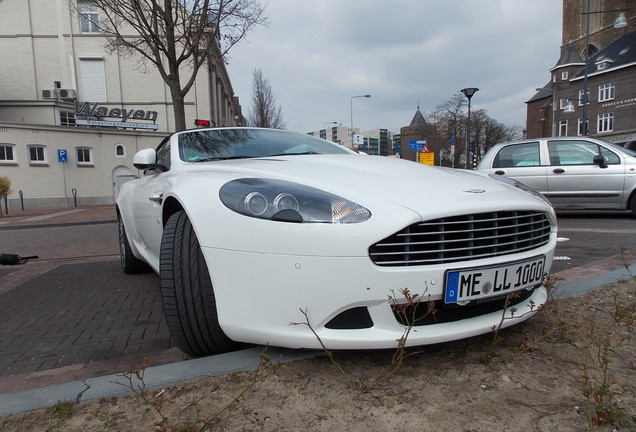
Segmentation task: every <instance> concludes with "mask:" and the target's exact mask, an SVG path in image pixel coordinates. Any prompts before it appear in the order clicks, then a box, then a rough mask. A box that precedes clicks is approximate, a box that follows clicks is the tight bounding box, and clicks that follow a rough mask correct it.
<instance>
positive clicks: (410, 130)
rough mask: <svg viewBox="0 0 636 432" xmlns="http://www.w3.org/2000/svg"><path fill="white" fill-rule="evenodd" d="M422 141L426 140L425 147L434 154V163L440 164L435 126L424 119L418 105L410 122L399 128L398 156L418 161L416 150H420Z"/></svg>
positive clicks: (448, 155) (447, 155) (448, 156)
mask: <svg viewBox="0 0 636 432" xmlns="http://www.w3.org/2000/svg"><path fill="white" fill-rule="evenodd" d="M424 142H426V146H427V148H428V149H429V150H430V151H431V152H433V154H434V158H435V159H434V164H435V165H437V164H440V160H439V157H440V154H441V153H440V150H441V149H440V145H439V140H438V139H437V131H436V127H435V126H434V125H431V124H430V123H429V122H427V121H426V119H425V118H424V115H423V114H422V112H421V111H420V107H419V106H418V107H417V110H416V111H415V114H414V115H413V119H412V120H411V123H410V124H409V125H408V126H404V127H402V128H401V129H400V144H399V148H400V157H401V158H402V159H407V160H411V161H414V162H418V161H419V157H420V156H419V154H418V152H419V151H421V150H422V149H421V148H418V147H421V146H422V144H423V143H424ZM447 153H448V154H445V156H446V157H447V158H450V152H447ZM449 164H450V162H449Z"/></svg>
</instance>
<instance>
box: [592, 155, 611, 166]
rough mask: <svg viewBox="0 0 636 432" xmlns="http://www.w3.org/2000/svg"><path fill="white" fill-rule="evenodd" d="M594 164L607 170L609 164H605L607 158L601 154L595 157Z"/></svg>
mask: <svg viewBox="0 0 636 432" xmlns="http://www.w3.org/2000/svg"><path fill="white" fill-rule="evenodd" d="M592 162H594V163H595V164H596V165H598V166H599V167H600V168H607V164H606V163H605V158H604V157H603V156H601V155H600V154H599V155H596V156H594V159H592Z"/></svg>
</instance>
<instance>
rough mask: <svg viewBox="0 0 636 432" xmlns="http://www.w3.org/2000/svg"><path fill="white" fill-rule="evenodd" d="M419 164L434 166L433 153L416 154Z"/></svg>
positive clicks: (422, 152)
mask: <svg viewBox="0 0 636 432" xmlns="http://www.w3.org/2000/svg"><path fill="white" fill-rule="evenodd" d="M418 155H419V162H420V163H422V164H424V165H434V164H435V153H433V152H425V151H421V152H419V153H418Z"/></svg>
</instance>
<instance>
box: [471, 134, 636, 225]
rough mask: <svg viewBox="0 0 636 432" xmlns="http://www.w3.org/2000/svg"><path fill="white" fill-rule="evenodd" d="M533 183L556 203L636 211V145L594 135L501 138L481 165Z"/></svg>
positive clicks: (561, 206) (558, 205)
mask: <svg viewBox="0 0 636 432" xmlns="http://www.w3.org/2000/svg"><path fill="white" fill-rule="evenodd" d="M477 169H478V170H480V171H486V172H489V173H492V174H499V175H504V176H506V177H510V178H512V179H515V180H518V181H520V182H522V183H525V184H527V185H529V186H532V187H534V188H535V189H537V190H538V191H539V192H541V193H542V194H543V195H545V196H546V197H547V198H548V199H549V200H550V202H551V203H552V205H553V206H554V208H555V209H560V210H565V209H568V210H571V209H616V210H631V211H632V213H633V214H634V215H635V216H636V151H633V150H629V149H627V148H624V147H620V146H618V145H615V144H611V143H609V142H606V141H602V140H598V139H594V138H589V137H558V138H557V137H549V138H536V139H528V140H524V141H515V142H509V143H502V144H497V145H495V146H494V147H492V148H491V149H490V150H488V152H487V153H486V154H485V155H484V157H483V158H482V160H481V162H480V163H479V165H478V166H477Z"/></svg>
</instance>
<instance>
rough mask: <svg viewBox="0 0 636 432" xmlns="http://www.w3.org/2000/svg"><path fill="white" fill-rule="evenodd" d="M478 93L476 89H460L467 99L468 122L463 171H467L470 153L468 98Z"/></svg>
mask: <svg viewBox="0 0 636 432" xmlns="http://www.w3.org/2000/svg"><path fill="white" fill-rule="evenodd" d="M477 91H479V89H478V88H475V87H469V88H465V89H462V90H461V92H462V93H464V96H466V97H467V98H468V122H467V123H466V166H465V167H464V169H468V157H469V152H470V98H472V97H473V95H474V94H475V93H477Z"/></svg>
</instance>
